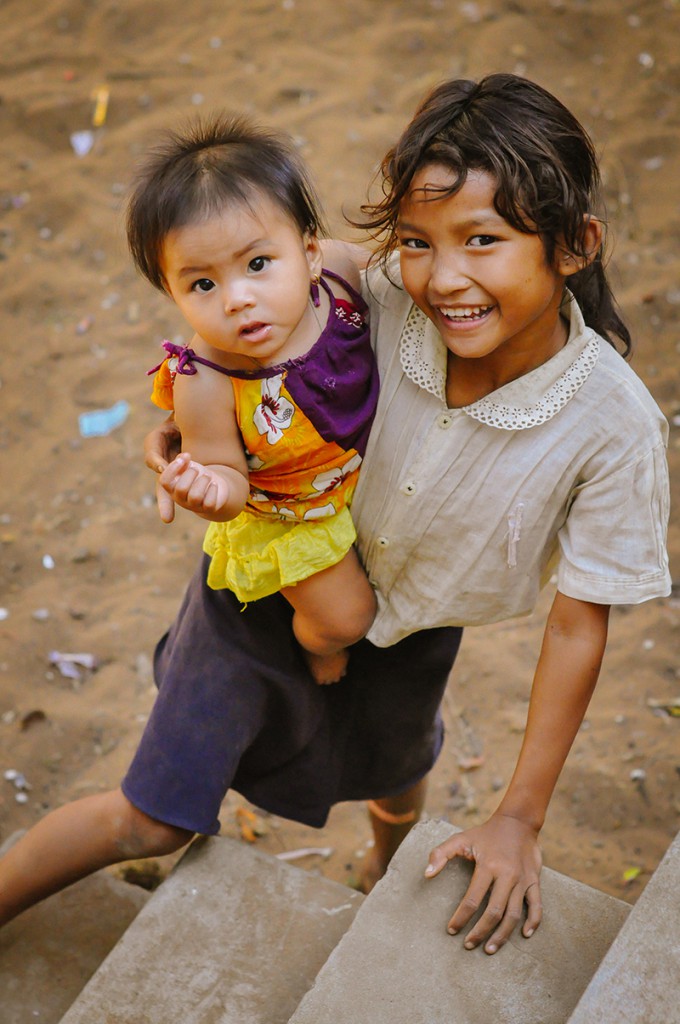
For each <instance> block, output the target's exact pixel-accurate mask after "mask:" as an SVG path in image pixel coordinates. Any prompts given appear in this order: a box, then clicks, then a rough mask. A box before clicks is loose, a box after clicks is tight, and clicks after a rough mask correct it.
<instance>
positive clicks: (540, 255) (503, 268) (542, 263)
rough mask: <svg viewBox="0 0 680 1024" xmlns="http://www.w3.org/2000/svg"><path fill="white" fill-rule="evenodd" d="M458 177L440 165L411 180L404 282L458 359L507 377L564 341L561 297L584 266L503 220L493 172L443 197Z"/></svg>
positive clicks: (474, 175) (402, 217) (403, 241)
mask: <svg viewBox="0 0 680 1024" xmlns="http://www.w3.org/2000/svg"><path fill="white" fill-rule="evenodd" d="M454 181H455V176H454V175H453V173H452V172H451V171H450V170H449V169H448V168H446V167H444V166H442V165H439V164H432V165H429V166H426V167H423V168H421V169H420V170H419V171H418V172H417V173H416V174H415V175H414V177H413V181H412V182H411V187H410V189H409V192H408V195H407V197H406V198H405V199H404V200H403V201H402V203H401V206H400V209H399V219H398V222H397V229H396V234H397V239H398V244H399V254H400V259H401V272H402V278H403V282H404V287H405V288H406V290H407V291H408V292H409V294H410V295H411V297H412V298H413V300H414V302H415V303H416V305H417V306H418V307H419V308H420V309H421V310H422V311H423V313H425V315H426V316H428V317H429V319H430V320H432V322H433V323H434V324H435V325H436V327H437V329H438V330H439V332H440V334H441V336H442V339H443V341H444V344H445V345H446V347H447V348H448V349H449V351H450V352H451V353H452V354H453V356H454V357H458V358H460V359H476V360H483V361H485V362H486V363H488V364H489V367H490V368H491V367H493V368H494V374H493V375H494V377H495V379H496V380H497V381H498V383H503V382H504V380H503V378H504V377H506V376H507V379H513V378H514V377H517V376H520V375H521V374H522V373H528V372H529V370H531V369H533V368H535V367H536V366H540V365H541V363H543V362H545V361H546V360H547V359H549V358H550V357H551V356H552V355H554V354H555V353H556V352H557V351H558V350H559V349H560V348H561V347H562V346H563V345H564V343H565V341H566V337H567V335H566V329H565V327H564V325H563V324H562V322H561V320H560V315H559V309H560V303H561V301H562V296H563V291H564V284H565V278H566V277H567V276H569V275H570V274H572V273H575V272H576V271H577V270H578V269H579V264H578V263H577V261H575V260H573V259H571V258H570V257H568V256H567V254H564V253H560V252H559V251H558V253H557V254H556V264H555V266H554V267H553V266H550V265H549V264H548V263H547V261H546V256H545V250H544V247H543V243H542V241H541V239H540V238H539V236H538V235H532V234H525V233H523V232H521V231H518V230H517V229H516V228H514V227H512V226H511V225H510V224H509V223H508V222H507V221H506V220H504V219H503V217H501V215H500V214H499V213H498V212H497V211H496V209H495V208H494V195H495V192H496V181H495V179H494V177H493V176H492V175H491V174H489V173H487V172H485V171H470V172H469V173H468V176H467V179H466V181H465V184H464V185H463V186H462V187H461V188H460V189H459V190H458V192H456V193H455V194H453V195H446V194H444V195H442V196H441V197H438V195H437V193H438V192H439V191H441V190H442V189H446V188H450V187H451V185H453V183H454Z"/></svg>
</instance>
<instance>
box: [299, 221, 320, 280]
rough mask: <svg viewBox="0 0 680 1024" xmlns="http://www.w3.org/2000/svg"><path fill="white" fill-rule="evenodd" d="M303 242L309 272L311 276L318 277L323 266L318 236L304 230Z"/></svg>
mask: <svg viewBox="0 0 680 1024" xmlns="http://www.w3.org/2000/svg"><path fill="white" fill-rule="evenodd" d="M303 242H304V246H305V254H306V256H307V263H308V264H309V270H310V273H311V275H312V277H318V276H319V275H320V274H321V269H322V267H323V255H322V252H321V242H320V241H319V238H318V236H317V235H314V234H312V233H311V232H310V231H306V232H305V234H304V236H303Z"/></svg>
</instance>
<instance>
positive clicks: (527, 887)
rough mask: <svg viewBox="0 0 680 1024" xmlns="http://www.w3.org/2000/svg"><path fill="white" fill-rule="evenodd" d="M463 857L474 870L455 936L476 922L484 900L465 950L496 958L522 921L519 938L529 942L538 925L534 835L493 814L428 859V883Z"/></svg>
mask: <svg viewBox="0 0 680 1024" xmlns="http://www.w3.org/2000/svg"><path fill="white" fill-rule="evenodd" d="M455 857H462V858H463V859H465V860H470V861H473V862H474V865H475V869H474V872H473V875H472V880H471V882H470V884H469V886H468V889H467V892H466V893H465V896H464V897H463V899H462V900H461V902H460V903H459V905H458V907H457V908H456V911H455V913H454V914H453V916H452V917H451V920H450V921H449V923H448V932H449V934H450V935H456V934H457V933H458V932H459V931H460V930H461V929H462V928H464V927H465V926H466V925H467V924H469V922H470V921H471V919H472V918H473V917H474V916H475V914H476V913H477V911H478V910H479V908H480V907H481V906H482V905H483V903H484V900H485V897H488V902H487V906H486V909H485V910H484V912H483V913H482V915H481V917H480V918H479V920H478V921H477V922H476V923H475V924H474V926H473V927H472V928H471V929H470V931H469V932H468V933H467V935H466V936H465V942H464V945H465V948H466V949H474V948H475V947H476V946H479V945H480V944H482V943H483V944H484V951H485V952H486V953H489V954H493V953H495V952H497V950H499V949H500V948H501V946H503V945H505V943H506V942H507V941H508V939H509V938H510V936H511V935H512V933H513V931H514V930H515V928H516V926H517V925H518V924H519V922H520V921H521V918H522V913H523V909H524V906H525V905H526V921H525V922H524V925H523V926H522V935H523V936H524V937H525V938H527V939H528V938H530V936H531V935H533V933H534V932H535V931H536V929H537V928H538V926H539V924H540V923H541V916H542V910H541V887H540V881H539V876H540V872H541V863H542V858H541V851H540V848H539V845H538V837H537V833H536V831H535V830H534V829H533V828H531V826H529V825H527V824H526V823H525V822H523V821H520V820H519V819H518V818H514V817H511V816H510V815H507V814H502V813H500V812H499V811H497V812H496V813H495V814H493V815H492V816H491V818H490V819H489V820H488V821H486V822H484V823H483V824H482V825H478V826H476V827H473V828H469V829H466V830H465V831H463V832H457V833H455V834H454V835H452V836H450V838H449V839H447V840H445V841H444V842H443V843H440V845H439V846H437V847H435V849H434V850H432V852H431V853H430V861H429V864H428V866H427V869H426V871H425V877H426V878H434V877H435V876H436V875H438V874H439V872H440V871H441V870H442V868H444V867H445V866H446V865H447V864H448V862H449V861H450V860H453V859H454V858H455Z"/></svg>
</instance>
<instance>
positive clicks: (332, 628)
mask: <svg viewBox="0 0 680 1024" xmlns="http://www.w3.org/2000/svg"><path fill="white" fill-rule="evenodd" d="M281 593H282V594H283V596H284V597H285V598H286V600H287V601H288V602H289V603H290V604H291V605H292V606H293V608H294V609H295V615H294V616H293V632H294V633H295V636H296V639H297V641H298V643H299V644H300V646H301V647H302V649H303V650H304V652H305V657H306V659H307V663H308V665H309V668H310V671H311V673H312V675H313V676H314V678H315V679H316V681H317V683H322V684H323V683H337V682H338V680H339V679H341V678H342V676H344V674H345V671H346V669H347V661H348V658H349V654H348V652H347V648H348V647H350V646H351V645H352V644H355V643H356V642H357V641H358V640H361V638H362V637H363V636H365V635H366V633H367V632H368V629H369V628H370V625H371V623H372V622H373V618H374V616H375V609H376V602H375V594H374V593H373V588H372V587H371V585H370V583H369V582H368V580H367V579H366V574H365V573H364V570H363V569H362V567H361V563H360V562H359V559H358V557H357V553H356V551H355V550H354V548H352V549H351V550H350V551H348V552H347V554H346V555H345V557H344V558H343V559H342V560H341V561H340V562H338V563H337V564H336V565H332V566H330V567H329V568H328V569H323V570H322V571H321V572H317V573H315V574H314V575H313V576H308V577H307V579H306V580H302V582H301V583H298V584H297V585H296V586H294V587H285V588H284V589H283V590H282V591H281Z"/></svg>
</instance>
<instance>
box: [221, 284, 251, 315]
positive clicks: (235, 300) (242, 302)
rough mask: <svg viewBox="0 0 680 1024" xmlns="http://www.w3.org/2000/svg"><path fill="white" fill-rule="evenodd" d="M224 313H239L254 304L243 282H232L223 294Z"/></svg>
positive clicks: (248, 289)
mask: <svg viewBox="0 0 680 1024" xmlns="http://www.w3.org/2000/svg"><path fill="white" fill-rule="evenodd" d="M223 301H224V311H225V313H229V314H232V313H240V312H241V310H243V309H248V308H250V307H251V306H253V305H254V304H255V302H254V299H253V296H252V293H251V290H250V288H249V287H248V285H247V283H246V282H245V281H239V282H235V283H234V282H232V283H231V284H230V285H228V286H227V287H226V288H225V289H224V293H223Z"/></svg>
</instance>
